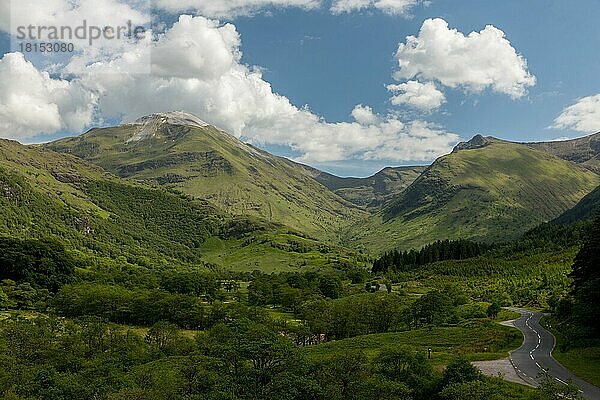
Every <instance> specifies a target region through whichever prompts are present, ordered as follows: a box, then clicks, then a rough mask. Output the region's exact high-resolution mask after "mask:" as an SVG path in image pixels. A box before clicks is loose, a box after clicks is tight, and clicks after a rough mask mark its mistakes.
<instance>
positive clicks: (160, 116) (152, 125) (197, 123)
mask: <svg viewBox="0 0 600 400" xmlns="http://www.w3.org/2000/svg"><path fill="white" fill-rule="evenodd" d="M163 124H168V125H181V126H193V127H198V128H204V127H207V126H210V124H208V123H206V122H204V121H203V120H201V119H200V118H198V117H197V116H195V115H194V114H191V113H188V112H185V111H170V112H165V113H154V114H150V115H146V116H144V117H141V118H138V119H137V120H136V121H135V122H133V123H132V124H130V125H134V126H138V129H137V130H136V132H135V134H134V135H133V136H132V137H131V138H129V139H128V140H127V143H131V142H139V141H140V140H143V139H147V138H149V137H152V136H154V134H155V133H156V131H157V128H158V127H159V126H160V125H163Z"/></svg>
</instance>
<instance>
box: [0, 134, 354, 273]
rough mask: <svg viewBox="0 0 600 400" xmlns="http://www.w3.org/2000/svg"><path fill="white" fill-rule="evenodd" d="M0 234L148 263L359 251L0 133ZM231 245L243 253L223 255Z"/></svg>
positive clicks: (246, 261)
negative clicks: (45, 239)
mask: <svg viewBox="0 0 600 400" xmlns="http://www.w3.org/2000/svg"><path fill="white" fill-rule="evenodd" d="M0 235H3V236H11V237H17V238H41V237H47V236H53V237H57V238H59V239H60V240H61V241H62V242H63V243H65V245H66V246H67V247H68V248H71V249H76V250H77V251H79V252H80V255H81V256H82V257H84V258H85V257H102V258H108V259H115V260H121V261H120V262H121V263H122V264H125V263H127V262H129V263H134V264H138V265H143V266H155V267H164V266H168V265H173V264H180V265H184V264H185V265H196V266H211V265H214V267H217V268H224V269H230V268H235V269H238V270H240V269H243V270H253V269H259V270H260V269H261V268H262V267H263V266H264V265H263V261H264V260H276V261H273V262H272V263H271V264H269V265H267V266H265V268H267V269H268V270H291V269H296V268H299V267H309V268H310V267H317V268H318V267H338V266H345V265H352V264H353V263H355V262H357V259H358V258H360V257H359V256H357V255H355V254H354V253H352V252H350V251H347V250H345V249H342V248H338V247H331V246H325V245H323V244H322V243H320V242H317V241H316V240H313V239H307V238H304V237H303V236H302V235H300V234H298V233H295V232H293V231H291V230H290V229H289V228H287V227H284V226H281V225H278V224H273V223H270V222H267V221H264V220H259V219H252V218H246V217H232V216H229V215H227V214H224V213H222V212H221V211H219V210H217V209H215V208H214V207H213V206H211V205H210V204H208V203H206V202H203V201H200V200H197V199H193V198H191V197H190V196H187V195H184V194H181V193H175V192H169V191H166V190H164V189H161V188H153V187H150V186H146V185H141V184H137V183H134V182H129V181H124V180H122V179H119V178H117V177H115V176H113V175H110V174H109V173H107V172H105V171H104V170H102V169H100V168H99V167H97V166H94V165H91V164H88V163H86V162H84V161H82V160H80V159H77V158H76V157H73V156H70V155H65V154H59V153H55V152H53V151H49V150H45V149H42V148H39V147H33V146H23V145H21V144H19V143H17V142H13V141H8V140H0ZM215 243H220V245H219V246H215ZM299 243H300V244H301V245H300V244H299ZM232 249H235V252H236V254H238V256H239V258H240V260H243V261H240V260H238V262H236V263H232V261H231V260H229V259H227V258H226V257H225V256H227V255H229V254H230V253H231V252H232Z"/></svg>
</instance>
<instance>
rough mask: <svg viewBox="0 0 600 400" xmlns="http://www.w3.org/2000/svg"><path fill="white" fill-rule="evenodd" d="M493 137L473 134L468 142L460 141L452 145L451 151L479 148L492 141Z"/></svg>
mask: <svg viewBox="0 0 600 400" xmlns="http://www.w3.org/2000/svg"><path fill="white" fill-rule="evenodd" d="M492 140H493V138H492V137H491V136H488V137H483V136H482V135H479V134H477V135H475V136H473V138H472V139H471V140H469V141H468V142H460V143H459V144H457V145H456V147H454V150H453V151H452V152H453V153H455V152H457V151H460V150H473V149H481V148H482V147H485V146H487V145H489V144H490V143H491V142H492Z"/></svg>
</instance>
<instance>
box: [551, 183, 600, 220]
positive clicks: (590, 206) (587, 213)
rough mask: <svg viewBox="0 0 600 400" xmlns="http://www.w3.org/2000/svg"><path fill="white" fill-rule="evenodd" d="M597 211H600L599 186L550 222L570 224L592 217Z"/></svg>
mask: <svg viewBox="0 0 600 400" xmlns="http://www.w3.org/2000/svg"><path fill="white" fill-rule="evenodd" d="M598 212H600V186H599V187H597V188H596V189H594V190H593V191H592V192H591V193H589V194H588V195H586V196H585V197H584V198H583V199H581V201H580V202H579V203H577V204H576V205H575V207H573V208H571V209H569V210H567V211H565V212H564V213H563V214H562V215H560V216H559V217H558V218H556V219H555V220H554V221H552V222H553V223H555V224H571V223H573V222H577V221H582V220H589V219H592V218H594V217H595V216H596V215H597V214H598Z"/></svg>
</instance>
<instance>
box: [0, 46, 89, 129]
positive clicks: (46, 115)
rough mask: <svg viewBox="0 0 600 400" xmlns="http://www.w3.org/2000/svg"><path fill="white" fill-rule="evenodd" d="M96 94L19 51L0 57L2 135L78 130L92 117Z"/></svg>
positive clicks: (0, 118)
mask: <svg viewBox="0 0 600 400" xmlns="http://www.w3.org/2000/svg"><path fill="white" fill-rule="evenodd" d="M95 100H96V99H95V95H94V94H93V93H92V92H90V91H89V90H87V89H85V88H84V87H82V86H81V85H80V84H79V83H77V82H69V81H66V80H60V79H53V78H51V77H50V75H49V74H48V73H47V72H40V71H38V70H37V69H36V68H35V67H34V66H33V65H32V64H31V63H30V62H28V61H26V60H25V58H24V57H23V55H22V54H20V53H8V54H5V55H4V56H3V57H2V59H1V60H0V135H2V137H9V138H13V139H27V138H29V137H33V136H35V135H37V134H39V133H54V132H57V131H60V130H70V131H75V132H79V131H81V130H82V129H83V128H85V127H86V126H87V125H89V124H90V123H91V121H92V114H93V110H94V104H95Z"/></svg>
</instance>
